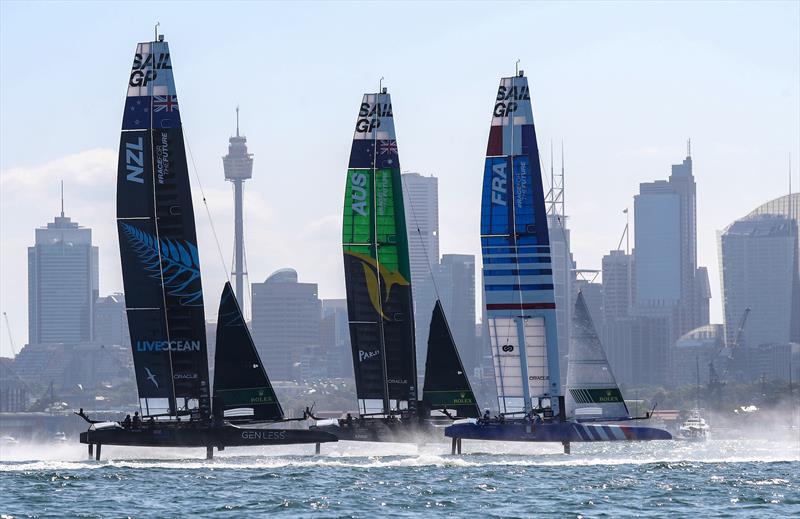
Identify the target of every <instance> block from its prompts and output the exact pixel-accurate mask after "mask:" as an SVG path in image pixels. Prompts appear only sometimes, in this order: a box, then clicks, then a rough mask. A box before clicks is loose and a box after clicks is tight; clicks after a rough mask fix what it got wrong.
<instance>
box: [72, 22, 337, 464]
mask: <svg viewBox="0 0 800 519" xmlns="http://www.w3.org/2000/svg"><path fill="white" fill-rule="evenodd" d="M156 40H157V41H152V42H147V43H140V44H138V46H137V48H136V54H135V57H134V60H133V68H132V71H131V74H130V78H129V82H128V95H127V99H126V102H125V113H124V115H123V120H122V136H121V141H120V152H119V167H118V177H117V226H118V231H119V242H120V256H121V262H122V275H123V282H124V286H125V294H126V297H125V300H126V305H127V314H128V326H129V330H130V336H131V345H132V349H133V361H134V369H135V375H136V384H137V387H138V392H139V405H140V409H141V414H142V418H141V419H140V418H138V416H137V418H136V419H134V420H133V421H132V422H131V423H128V422H127V421H126V422H124V423H123V424H119V423H117V422H108V423H93V424H92V425H91V427H90V428H89V430H88V431H87V432H84V433H82V434H81V436H80V441H81V443H87V444H89V451H90V455H91V452H92V446H93V445H97V454H96V455H97V459H99V458H100V446H101V445H102V444H110V445H138V446H172V447H206V448H207V453H208V456H209V457H210V456H211V455H212V452H213V450H212V449H213V447H214V446H216V447H218V448H219V449H222V448H224V447H226V446H239V445H264V444H290V443H321V442H328V441H336V438H335V437H334V436H332V435H330V434H327V433H324V432H321V431H308V430H296V429H266V428H256V427H251V428H244V427H241V426H240V425H241V424H237V425H234V424H233V423H232V422H243V423H251V424H252V423H254V422H262V423H264V422H267V421H273V422H276V421H282V420H283V412H282V410H281V408H280V404H279V403H278V401H277V398H276V397H275V393H274V392H273V391H272V387H271V385H270V383H269V380H268V379H267V376H266V372H265V370H264V368H263V366H262V364H261V361H260V359H259V357H258V353H257V351H256V350H255V347H254V345H253V341H252V338H251V337H250V333H249V331H248V330H247V327H246V326H245V325H244V319H243V317H242V314H241V310H240V309H239V306H238V304H237V302H236V299H235V298H234V297H233V294H232V291H231V289H230V285H226V286H225V289H224V291H223V294H222V300H221V303H220V315H219V328H218V332H217V352H216V366H217V367H216V371H215V388H214V401H213V404H212V398H211V387H210V384H209V370H208V356H207V350H206V337H205V316H204V309H203V290H202V285H201V278H200V259H199V253H198V249H197V236H196V231H195V222H194V211H193V208H192V199H191V190H190V186H189V175H188V168H187V164H186V154H185V150H184V143H183V130H182V127H181V119H180V111H179V109H178V100H177V96H176V91H175V84H174V80H173V75H172V62H171V59H170V53H169V46H168V44H167V42H166V41H164V39H163V36H162V37H160V38H156ZM81 416H83V417H84V418H85V415H84V414H83V413H81ZM229 417H230V420H228V419H227V418H229Z"/></svg>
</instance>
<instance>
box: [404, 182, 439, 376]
mask: <svg viewBox="0 0 800 519" xmlns="http://www.w3.org/2000/svg"><path fill="white" fill-rule="evenodd" d="M402 179H403V206H404V208H405V213H406V229H407V232H408V256H409V262H410V265H411V281H412V283H413V286H414V289H413V293H412V295H413V297H414V324H415V335H416V342H417V376H418V377H419V380H420V382H421V381H422V380H423V377H424V374H425V352H427V345H428V333H429V329H430V324H431V323H430V320H431V314H432V313H433V305H434V303H435V302H436V291H435V289H434V285H433V279H432V276H433V273H434V272H435V271H436V269H437V266H438V265H439V179H437V178H436V177H434V176H433V175H431V176H427V177H426V176H423V175H420V174H419V173H403V175H402Z"/></svg>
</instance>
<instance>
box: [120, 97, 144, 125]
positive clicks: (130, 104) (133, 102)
mask: <svg viewBox="0 0 800 519" xmlns="http://www.w3.org/2000/svg"><path fill="white" fill-rule="evenodd" d="M148 128H150V96H131V97H127V98H126V99H125V113H124V114H123V115H122V129H123V130H146V129H148Z"/></svg>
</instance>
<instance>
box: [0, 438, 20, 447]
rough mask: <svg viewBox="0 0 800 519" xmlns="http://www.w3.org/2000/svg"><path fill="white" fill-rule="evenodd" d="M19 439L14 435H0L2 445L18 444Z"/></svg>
mask: <svg viewBox="0 0 800 519" xmlns="http://www.w3.org/2000/svg"><path fill="white" fill-rule="evenodd" d="M18 444H19V441H17V439H16V438H14V437H13V436H0V445H18Z"/></svg>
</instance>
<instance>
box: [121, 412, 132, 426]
mask: <svg viewBox="0 0 800 519" xmlns="http://www.w3.org/2000/svg"><path fill="white" fill-rule="evenodd" d="M122 426H123V427H124V428H126V429H130V428H131V415H129V414H126V415H125V419H124V420H123V421H122Z"/></svg>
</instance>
